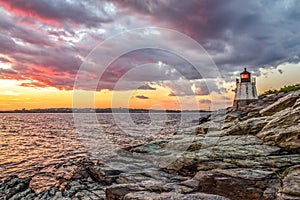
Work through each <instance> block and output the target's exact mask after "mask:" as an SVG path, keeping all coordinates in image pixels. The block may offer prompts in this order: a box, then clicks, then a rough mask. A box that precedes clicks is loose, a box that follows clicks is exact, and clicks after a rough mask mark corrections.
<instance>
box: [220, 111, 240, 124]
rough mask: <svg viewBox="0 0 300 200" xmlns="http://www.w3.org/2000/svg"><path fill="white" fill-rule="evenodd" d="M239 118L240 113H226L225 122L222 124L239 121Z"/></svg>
mask: <svg viewBox="0 0 300 200" xmlns="http://www.w3.org/2000/svg"><path fill="white" fill-rule="evenodd" d="M240 117H241V112H240V111H235V112H232V113H228V114H227V115H226V117H225V120H224V122H226V123H227V122H232V121H234V120H236V119H239V118H240Z"/></svg>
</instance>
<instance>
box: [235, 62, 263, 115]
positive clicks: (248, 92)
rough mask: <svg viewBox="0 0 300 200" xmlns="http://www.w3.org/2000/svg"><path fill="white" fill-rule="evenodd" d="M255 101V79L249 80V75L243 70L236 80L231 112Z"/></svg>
mask: <svg viewBox="0 0 300 200" xmlns="http://www.w3.org/2000/svg"><path fill="white" fill-rule="evenodd" d="M257 99H258V97H257V91H256V82H255V78H253V79H251V73H249V72H248V71H247V68H245V70H244V71H243V72H242V73H241V74H240V78H239V79H236V89H235V97H234V102H233V110H239V109H240V108H241V107H243V106H246V105H248V104H249V103H251V102H254V101H256V100H257Z"/></svg>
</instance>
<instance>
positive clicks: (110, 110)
mask: <svg viewBox="0 0 300 200" xmlns="http://www.w3.org/2000/svg"><path fill="white" fill-rule="evenodd" d="M128 112H129V113H148V112H153V113H164V112H167V113H182V112H193V113H195V112H201V113H202V112H210V111H205V110H148V109H127V108H96V109H93V108H45V109H30V110H27V109H25V108H23V109H22V110H8V111H0V113H128Z"/></svg>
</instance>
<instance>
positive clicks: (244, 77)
mask: <svg viewBox="0 0 300 200" xmlns="http://www.w3.org/2000/svg"><path fill="white" fill-rule="evenodd" d="M240 77H241V82H242V83H245V82H251V73H249V72H248V71H247V68H245V70H244V71H243V72H242V73H241V74H240Z"/></svg>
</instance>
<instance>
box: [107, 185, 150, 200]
mask: <svg viewBox="0 0 300 200" xmlns="http://www.w3.org/2000/svg"><path fill="white" fill-rule="evenodd" d="M143 190H145V189H144V188H142V187H140V186H139V185H137V184H118V185H112V186H109V187H107V188H106V189H105V194H106V199H107V200H120V199H123V198H124V196H125V195H126V194H128V193H130V192H136V191H143Z"/></svg>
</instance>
